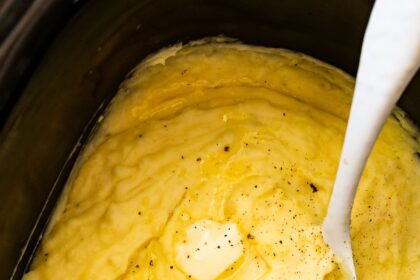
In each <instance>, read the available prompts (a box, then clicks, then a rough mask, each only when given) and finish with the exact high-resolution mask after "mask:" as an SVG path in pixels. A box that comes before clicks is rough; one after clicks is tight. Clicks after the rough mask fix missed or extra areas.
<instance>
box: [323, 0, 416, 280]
mask: <svg viewBox="0 0 420 280" xmlns="http://www.w3.org/2000/svg"><path fill="white" fill-rule="evenodd" d="M419 66H420V0H400V1H395V0H377V1H376V2H375V5H374V8H373V10H372V13H371V15H370V19H369V24H368V27H367V29H366V33H365V37H364V40H363V46H362V54H361V57H360V64H359V70H358V72H357V79H356V87H355V91H354V97H353V103H352V106H351V111H350V118H349V121H348V125H347V130H346V137H345V140H344V146H343V150H342V153H341V158H340V164H339V168H338V172H337V175H336V179H335V184H334V190H333V192H332V195H331V199H330V202H329V205H328V213H327V216H326V217H325V220H324V224H323V235H324V240H325V241H326V242H327V244H328V245H329V246H330V247H331V248H332V249H333V250H334V252H335V253H336V255H337V256H338V257H339V258H340V259H341V260H342V262H343V265H344V268H345V269H346V270H347V273H348V274H350V276H351V277H353V278H354V279H356V271H355V268H354V264H353V254H352V247H351V238H350V214H351V209H352V206H353V200H354V196H355V193H356V189H357V185H358V183H359V180H360V177H361V175H362V171H363V169H364V166H365V164H366V161H367V159H368V157H369V154H370V152H371V150H372V147H373V145H374V143H375V141H376V138H377V137H378V134H379V132H380V131H381V129H382V127H383V125H384V123H385V120H386V119H387V117H388V116H389V114H390V112H391V110H392V108H393V107H394V106H395V103H396V102H397V100H398V98H399V97H400V96H401V94H402V92H403V91H404V89H405V88H406V86H407V84H408V83H409V81H410V80H411V78H412V77H413V76H414V74H415V73H416V71H417V69H418V68H419ZM418 105H419V108H420V104H418Z"/></svg>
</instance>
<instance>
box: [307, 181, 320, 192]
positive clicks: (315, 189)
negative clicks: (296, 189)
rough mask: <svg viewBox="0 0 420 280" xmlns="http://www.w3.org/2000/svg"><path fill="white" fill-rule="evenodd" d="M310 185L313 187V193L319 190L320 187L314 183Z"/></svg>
mask: <svg viewBox="0 0 420 280" xmlns="http://www.w3.org/2000/svg"><path fill="white" fill-rule="evenodd" d="M309 186H310V187H311V189H312V192H313V193H316V192H317V191H318V188H317V187H316V186H315V185H314V184H313V183H310V184H309Z"/></svg>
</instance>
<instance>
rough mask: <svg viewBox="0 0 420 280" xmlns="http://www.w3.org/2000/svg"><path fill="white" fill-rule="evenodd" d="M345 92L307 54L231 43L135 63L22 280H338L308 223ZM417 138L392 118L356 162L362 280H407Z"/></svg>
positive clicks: (328, 180) (414, 266)
mask: <svg viewBox="0 0 420 280" xmlns="http://www.w3.org/2000/svg"><path fill="white" fill-rule="evenodd" d="M353 86H354V80H353V79H352V78H351V77H350V76H348V75H347V74H345V73H343V72H342V71H340V70H338V69H336V68H334V67H332V66H330V65H327V64H325V63H322V62H320V61H317V60H315V59H313V58H310V57H308V56H305V55H302V54H299V53H295V52H291V51H287V50H282V49H269V48H261V47H252V46H245V45H242V44H238V43H234V42H230V43H221V42H217V40H216V41H212V42H207V43H192V44H189V45H187V46H184V47H181V46H175V47H172V48H169V49H167V50H164V51H162V52H160V53H158V54H156V55H154V56H152V57H150V58H148V59H146V60H145V61H144V62H143V63H142V64H141V65H139V67H137V69H135V71H133V73H132V75H131V77H130V78H128V79H127V80H126V81H125V82H124V83H123V85H122V86H121V89H120V91H119V93H118V94H117V96H116V97H115V99H114V100H113V102H112V104H111V105H110V106H109V108H108V111H107V113H106V115H105V117H104V119H103V120H102V121H101V123H100V125H99V126H98V128H97V131H96V132H95V134H94V136H93V138H92V139H91V141H90V142H89V143H88V144H87V145H86V147H85V150H84V152H83V154H82V156H81V157H80V158H79V161H78V163H77V165H76V167H75V169H74V171H73V173H72V176H71V178H70V179H69V182H68V184H67V188H66V190H65V193H64V194H63V196H62V199H61V202H60V203H59V206H58V207H57V210H56V212H55V214H54V217H53V218H52V221H51V222H50V225H49V228H48V231H47V232H46V234H45V237H44V239H43V242H42V245H41V247H40V249H39V252H38V254H37V257H36V259H35V261H34V262H33V264H32V268H31V270H30V272H29V273H28V274H26V276H25V277H24V279H25V280H35V279H43V280H45V279H54V280H56V279H89V280H91V279H158V280H162V279H204V280H207V279H250V280H254V279H342V278H343V275H342V272H341V270H340V265H339V260H338V259H336V257H335V256H334V254H333V252H332V251H331V249H329V247H328V246H327V245H326V244H325V242H324V241H323V239H322V234H321V224H322V222H323V219H324V216H325V214H326V209H327V204H328V199H329V197H330V193H331V188H332V186H333V182H334V177H335V172H336V169H337V165H338V161H339V155H340V149H341V145H342V142H343V137H344V132H345V127H346V120H347V117H348V112H349V105H350V102H351V95H352V90H353ZM417 137H418V131H417V129H416V128H415V127H414V126H413V125H412V124H411V123H410V122H409V121H408V120H407V119H406V118H405V117H404V113H403V112H402V111H400V110H398V109H396V110H395V111H394V112H393V115H392V116H391V117H390V118H389V119H388V121H387V123H386V125H385V128H384V129H383V131H382V133H381V135H380V138H379V141H378V142H377V144H376V145H375V148H374V151H373V154H372V156H371V157H370V159H369V161H368V164H367V168H366V170H365V172H364V175H363V178H362V181H361V183H360V186H359V190H358V193H357V197H356V201H355V204H354V208H353V213H352V240H353V248H354V256H355V262H356V269H357V273H358V276H359V278H360V279H369V280H372V279H420V266H419V265H420V262H419V258H420V257H419V256H420V235H419V234H418V231H419V228H420V218H419V217H420V216H419V212H420V204H419V203H420V193H419V192H420V186H419V184H420V160H419V152H418V151H419V142H418V140H416V139H418V138H417Z"/></svg>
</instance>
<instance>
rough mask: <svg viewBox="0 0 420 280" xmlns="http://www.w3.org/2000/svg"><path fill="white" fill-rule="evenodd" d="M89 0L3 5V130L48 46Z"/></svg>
mask: <svg viewBox="0 0 420 280" xmlns="http://www.w3.org/2000/svg"><path fill="white" fill-rule="evenodd" d="M83 3H85V1H83V0H82V1H72V0H32V1H30V0H27V1H24V0H19V1H16V0H9V1H5V2H4V3H2V6H1V7H0V19H2V20H3V19H5V20H4V21H3V22H2V23H0V25H1V28H0V31H1V33H0V132H1V131H2V128H3V126H4V125H5V123H6V121H7V118H8V117H9V115H10V113H11V112H12V110H13V108H14V105H15V104H16V103H17V101H18V100H19V97H20V96H21V94H22V92H23V90H24V88H25V86H26V85H27V83H28V81H29V80H30V78H31V76H32V74H33V72H34V70H35V69H36V67H37V65H38V64H39V62H40V61H41V60H42V58H43V56H44V54H45V51H46V50H47V49H48V46H49V45H50V44H51V42H52V41H53V40H54V38H55V37H56V36H57V34H58V33H59V31H60V30H61V28H62V27H63V25H64V24H65V23H66V22H67V21H68V20H69V19H70V18H71V16H72V15H74V13H75V12H76V11H77V10H78V9H79V8H80V7H81V6H82V4H83Z"/></svg>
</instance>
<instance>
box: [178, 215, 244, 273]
mask: <svg viewBox="0 0 420 280" xmlns="http://www.w3.org/2000/svg"><path fill="white" fill-rule="evenodd" d="M176 251H177V257H176V261H177V264H178V266H179V267H180V268H181V269H182V270H183V271H184V272H185V273H186V274H188V275H191V276H192V277H194V278H195V279H199V280H211V279H214V278H216V277H217V276H218V275H219V274H221V273H222V272H223V271H225V270H226V269H227V268H228V267H229V266H230V265H231V264H232V263H233V262H235V261H236V260H237V259H238V258H239V257H240V256H241V255H242V254H243V244H242V236H241V234H240V232H239V230H238V227H237V226H236V224H235V223H231V222H229V223H218V222H215V221H212V220H201V221H198V222H195V223H193V224H191V225H190V226H189V227H188V228H187V230H186V239H185V242H182V243H180V244H178V246H177V250H176Z"/></svg>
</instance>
